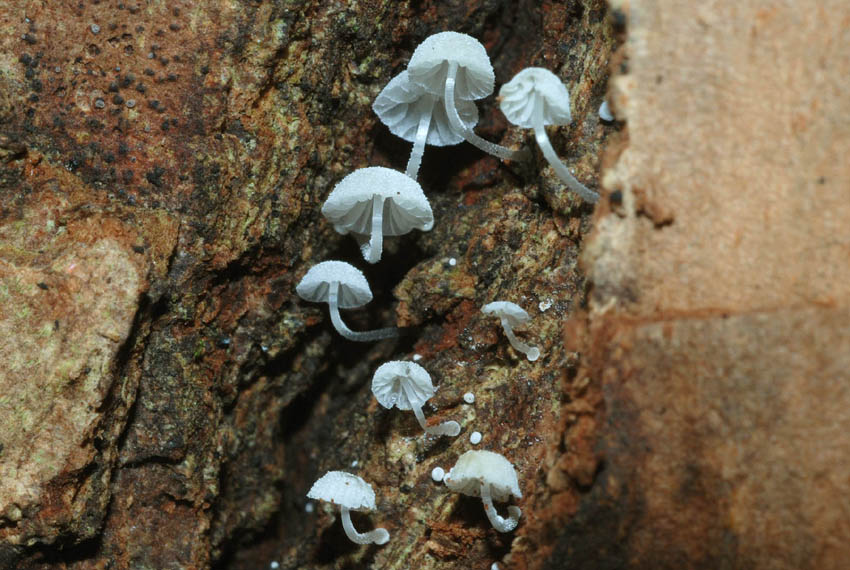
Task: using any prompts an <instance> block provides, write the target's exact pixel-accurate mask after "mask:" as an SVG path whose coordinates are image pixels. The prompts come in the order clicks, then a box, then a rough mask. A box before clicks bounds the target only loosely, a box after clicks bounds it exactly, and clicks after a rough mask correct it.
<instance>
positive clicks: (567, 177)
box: [533, 95, 599, 203]
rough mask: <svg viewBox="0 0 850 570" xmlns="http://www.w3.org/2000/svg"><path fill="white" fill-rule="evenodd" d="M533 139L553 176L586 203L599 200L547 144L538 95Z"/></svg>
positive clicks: (547, 137) (549, 144) (549, 143)
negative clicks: (553, 173) (556, 176)
mask: <svg viewBox="0 0 850 570" xmlns="http://www.w3.org/2000/svg"><path fill="white" fill-rule="evenodd" d="M533 124H534V138H535V139H537V146H539V147H540V150H541V151H543V157H544V158H545V159H546V162H548V163H549V164H550V165H551V166H552V168H553V169H554V170H555V174H557V175H558V178H560V179H561V180H562V181H563V182H564V183H565V184H566V185H567V186H568V187H569V188H570V190H572V191H573V192H575V193H576V194H578V195H579V196H581V197H582V198H584V200H586V201H587V202H590V203H595V202H596V201H597V200H599V194H597V193H596V192H594V191H593V190H591V189H590V188H588V187H587V186H585V185H584V184H582V183H581V182H579V181H578V180H577V179H576V177H575V176H573V174H572V172H570V170H569V168H567V166H566V165H565V164H564V163H563V162H561V159H560V158H558V155H557V154H555V149H553V148H552V143H551V142H549V136H548V135H547V134H546V127H545V126H544V125H543V100H542V98H541V97H540V96H539V95H538V96H537V100H536V101H535V105H534V123H533Z"/></svg>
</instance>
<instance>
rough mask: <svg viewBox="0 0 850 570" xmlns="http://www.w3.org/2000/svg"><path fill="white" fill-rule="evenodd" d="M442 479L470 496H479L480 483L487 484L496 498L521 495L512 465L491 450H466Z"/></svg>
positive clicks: (457, 491) (456, 489) (505, 498)
mask: <svg viewBox="0 0 850 570" xmlns="http://www.w3.org/2000/svg"><path fill="white" fill-rule="evenodd" d="M443 481H445V483H446V486H447V487H448V488H449V489H451V490H452V491H454V492H455V493H463V494H464V495H468V496H470V497H480V496H481V484H482V483H483V484H485V485H490V494H491V495H492V497H493V499H495V500H497V501H507V500H508V499H509V498H510V497H511V495H513V496H514V497H516V498H517V499H521V498H522V491H520V490H519V481H518V480H517V475H516V470H515V469H514V466H513V465H511V462H510V461H508V460H507V459H505V457H504V456H502V455H499V454H498V453H493V452H492V451H484V450H481V451H478V450H472V451H467V452H466V453H464V454H463V455H461V456H460V457H459V458H458V460H457V463H455V466H454V467H452V469H451V471H449V472H448V473H447V474H446V476H445V478H444V479H443Z"/></svg>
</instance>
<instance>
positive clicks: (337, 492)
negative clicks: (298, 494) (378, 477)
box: [307, 471, 375, 511]
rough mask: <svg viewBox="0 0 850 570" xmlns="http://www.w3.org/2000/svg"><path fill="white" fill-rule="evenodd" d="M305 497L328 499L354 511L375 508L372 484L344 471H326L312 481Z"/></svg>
mask: <svg viewBox="0 0 850 570" xmlns="http://www.w3.org/2000/svg"><path fill="white" fill-rule="evenodd" d="M307 498H309V499H316V500H318V501H328V502H330V503H334V504H335V505H340V506H342V507H346V508H348V509H351V510H353V511H354V510H356V511H373V510H375V491H373V490H372V485H370V484H369V483H367V482H366V481H364V480H363V479H361V478H360V477H358V476H357V475H352V474H351V473H346V472H345V471H328V472H327V473H325V474H324V475H322V476H321V477H320V478H319V480H318V481H316V482H315V483H313V486H312V487H310V491H309V492H308V493H307Z"/></svg>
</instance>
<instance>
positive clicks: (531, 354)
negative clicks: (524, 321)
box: [502, 318, 540, 362]
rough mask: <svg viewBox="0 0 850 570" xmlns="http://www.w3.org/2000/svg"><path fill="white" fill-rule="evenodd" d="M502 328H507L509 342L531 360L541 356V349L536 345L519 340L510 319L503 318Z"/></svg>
mask: <svg viewBox="0 0 850 570" xmlns="http://www.w3.org/2000/svg"><path fill="white" fill-rule="evenodd" d="M502 328H503V329H505V336H507V337H508V342H510V343H511V346H512V347H514V349H515V350H518V351H519V352H521V353H523V354H524V355H525V357H526V358H528V360H530V361H531V362H534V361H535V360H537V359H538V358H540V349H539V348H537V347H536V346H530V345H528V344H525V343H524V342H522V341H521V340H519V339H518V338H517V337H516V335H515V334H514V331H513V329H512V328H511V323H509V322H508V319H505V318H502Z"/></svg>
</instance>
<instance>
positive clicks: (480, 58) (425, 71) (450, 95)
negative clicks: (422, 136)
mask: <svg viewBox="0 0 850 570" xmlns="http://www.w3.org/2000/svg"><path fill="white" fill-rule="evenodd" d="M407 73H408V75H409V77H410V81H412V82H413V83H415V84H417V85H419V86H421V87H422V88H423V89H424V90H425V91H427V92H428V93H431V94H432V95H436V96H442V98H443V105H444V106H445V108H446V116H447V117H448V119H449V123H450V124H451V126H452V129H454V130H455V131H456V132H457V133H459V134H461V135H462V136H463V138H464V139H466V140H467V141H468V142H470V143H471V144H473V145H475V146H477V147H478V148H480V149H481V150H483V151H484V152H486V153H489V154H492V155H493V156H497V157H499V158H501V159H503V160H517V159H519V158H520V157H521V156H522V153H521V152H520V151H513V150H510V149H509V148H505V147H503V146H500V145H497V144H495V143H491V142H490V141H487V140H484V139H482V138H481V137H479V136H478V135H476V134H475V133H474V132H473V130H472V127H470V126H468V125H466V124H464V122H463V121H462V120H461V118H460V115H459V114H458V110H457V108H456V106H455V101H456V99H466V100H469V101H473V100H475V99H481V98H483V97H487V96H488V95H490V94H491V93H493V85H494V83H495V80H496V77H495V74H494V73H493V66H492V65H491V64H490V58H489V57H488V56H487V50H485V49H484V46H483V45H481V43H480V42H479V41H478V40H476V39H475V38H473V37H471V36H468V35H466V34H459V33H457V32H440V33H439V34H434V35H432V36H428V37H427V38H425V41H423V42H422V43H421V44H419V46H418V47H417V48H416V49H415V50H414V51H413V56H411V58H410V63H408V64H407Z"/></svg>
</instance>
